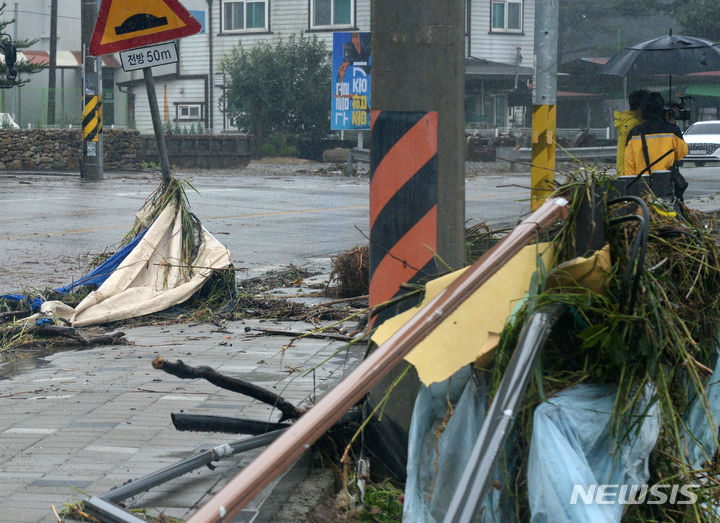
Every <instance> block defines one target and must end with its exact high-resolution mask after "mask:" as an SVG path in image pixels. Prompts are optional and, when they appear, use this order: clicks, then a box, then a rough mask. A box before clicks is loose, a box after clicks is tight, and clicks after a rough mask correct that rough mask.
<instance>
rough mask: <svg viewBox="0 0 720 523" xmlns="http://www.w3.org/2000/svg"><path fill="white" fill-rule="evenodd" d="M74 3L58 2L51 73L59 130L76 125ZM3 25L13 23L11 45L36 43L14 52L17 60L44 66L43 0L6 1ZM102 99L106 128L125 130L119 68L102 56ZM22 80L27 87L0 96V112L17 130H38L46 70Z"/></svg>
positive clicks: (78, 88)
mask: <svg viewBox="0 0 720 523" xmlns="http://www.w3.org/2000/svg"><path fill="white" fill-rule="evenodd" d="M80 8H81V2H80V0H58V21H57V58H56V62H57V71H56V79H55V86H56V97H55V121H56V124H57V125H59V126H65V125H68V124H74V125H79V124H80V121H81V119H82V116H81V111H82V108H81V100H82V69H81V67H82V52H81V51H82V43H81V31H80ZM2 18H3V20H15V23H13V24H10V25H8V26H7V27H6V28H5V32H6V33H8V34H9V35H10V36H11V37H12V39H13V40H14V41H17V40H37V41H36V42H35V43H34V44H33V45H31V46H30V47H28V48H26V49H23V50H21V51H20V52H19V53H18V61H22V60H27V61H32V62H35V63H39V64H42V65H46V66H47V65H48V63H49V54H48V51H49V50H50V2H49V0H22V1H20V2H17V1H16V2H12V1H10V0H8V1H6V6H5V10H4V12H3V17H2ZM103 65H104V67H103V98H104V101H105V105H104V112H103V116H104V120H105V123H106V125H113V124H115V125H119V126H126V125H127V123H128V122H127V111H126V109H127V101H126V94H125V93H123V92H121V91H120V90H119V89H118V88H117V87H116V85H115V74H116V72H117V70H118V69H119V67H120V63H119V62H118V61H117V60H116V59H115V58H114V57H113V56H106V57H103ZM21 79H22V80H30V82H29V83H27V84H25V85H23V86H21V87H14V88H12V89H3V90H2V92H0V112H5V113H10V114H11V116H12V117H13V119H14V120H15V121H17V122H18V123H19V124H20V125H21V126H22V127H27V125H28V124H29V125H31V126H33V127H37V126H44V125H45V123H46V119H47V103H48V71H47V69H45V70H43V71H41V72H39V73H36V74H34V75H32V76H29V77H27V78H21Z"/></svg>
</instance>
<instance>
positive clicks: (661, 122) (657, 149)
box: [624, 93, 688, 175]
mask: <svg viewBox="0 0 720 523" xmlns="http://www.w3.org/2000/svg"><path fill="white" fill-rule="evenodd" d="M641 111H642V116H643V120H644V122H643V123H641V124H640V125H637V126H635V127H633V128H632V129H631V130H630V132H629V133H628V136H627V143H626V145H625V166H624V168H625V174H629V175H633V174H634V175H637V174H652V172H653V171H666V170H670V169H671V168H672V167H673V166H675V165H677V162H678V161H679V160H682V159H683V158H684V157H685V155H686V154H687V153H688V146H687V143H685V140H683V136H682V132H681V131H680V129H679V128H678V126H677V125H675V124H673V123H670V122H668V121H667V118H666V113H665V102H664V100H663V97H662V95H660V93H651V94H650V95H649V96H648V97H647V98H646V99H645V100H644V101H643V103H642V106H641Z"/></svg>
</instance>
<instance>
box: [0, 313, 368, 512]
mask: <svg viewBox="0 0 720 523" xmlns="http://www.w3.org/2000/svg"><path fill="white" fill-rule="evenodd" d="M257 325H263V326H278V325H279V326H280V327H281V328H292V329H293V330H301V329H305V328H308V327H309V326H308V325H307V324H302V323H297V322H293V323H284V324H283V323H276V322H269V321H261V320H248V321H245V322H232V323H228V324H227V325H225V326H223V327H222V328H221V327H218V326H216V325H214V324H196V325H182V324H175V325H167V326H150V327H138V328H132V329H126V330H125V331H126V332H127V338H128V339H129V340H130V341H132V342H133V343H134V344H133V345H116V346H105V347H98V348H94V349H90V350H84V351H70V352H58V353H55V354H53V355H51V356H49V357H46V358H44V360H41V361H39V362H38V365H37V367H36V368H34V369H31V370H27V371H24V372H22V373H21V374H19V375H16V376H14V377H12V378H11V379H7V380H1V381H0V412H1V413H2V415H1V416H0V521H2V522H4V523H11V522H16V521H17V522H22V523H26V522H34V521H43V522H50V521H56V519H55V517H54V515H53V514H52V511H51V508H50V506H51V505H54V506H55V507H56V508H57V510H58V511H59V510H61V509H62V506H63V504H64V503H66V502H68V501H69V500H70V499H71V498H72V500H73V501H78V500H81V499H84V496H83V495H82V494H81V493H79V492H78V491H77V490H75V489H74V488H73V487H77V488H79V489H82V490H83V491H86V492H88V493H90V494H93V495H100V494H102V493H104V492H106V491H107V490H110V489H111V488H113V487H116V486H119V485H121V484H122V483H124V482H126V481H128V480H130V479H136V478H138V477H140V476H143V475H145V474H148V473H151V472H154V471H156V470H159V469H161V468H163V467H166V466H167V465H170V464H173V463H176V462H177V461H179V460H181V459H183V458H185V457H187V456H190V455H192V454H194V453H195V452H197V451H199V450H201V449H205V448H209V447H213V446H216V445H218V444H222V443H227V442H231V441H235V440H238V439H241V438H242V437H243V436H240V435H232V434H219V433H192V432H178V431H176V430H175V428H174V427H173V426H172V423H171V420H170V413H171V412H179V411H184V412H192V413H198V414H199V413H202V414H214V415H223V416H243V417H249V418H256V419H272V421H275V420H277V418H278V413H277V411H275V412H272V409H271V408H270V407H269V406H267V405H264V404H262V403H259V402H256V401H253V400H250V399H249V398H246V397H244V396H241V395H239V394H235V393H232V392H229V391H225V390H222V389H219V388H217V387H215V386H213V385H211V384H210V383H208V382H206V381H204V380H181V379H179V378H176V377H174V376H171V375H169V374H165V373H164V372H162V371H158V370H154V369H153V368H152V367H151V361H152V360H153V359H154V358H156V357H158V356H161V357H163V358H165V359H167V360H170V361H175V360H176V359H182V360H183V361H184V362H185V363H187V364H189V365H194V366H195V365H209V366H211V367H213V368H215V369H216V370H218V371H220V372H223V373H226V374H228V375H231V376H233V377H237V378H241V379H244V380H247V381H251V382H252V383H254V384H256V385H260V386H264V387H267V388H269V389H270V390H272V391H274V392H276V393H279V394H281V395H282V396H283V397H285V398H286V399H287V400H289V401H291V402H292V403H294V404H296V405H298V404H301V403H302V402H304V401H307V400H308V398H310V397H313V396H315V395H316V396H318V397H319V396H321V395H322V394H324V392H326V391H327V390H328V389H329V388H331V387H332V386H333V385H334V384H335V383H336V382H337V381H339V380H340V379H341V377H342V376H343V374H345V373H347V372H348V371H349V370H351V369H352V368H353V367H354V366H355V365H356V364H357V363H358V362H359V360H360V358H361V356H362V354H361V352H360V351H359V350H354V351H353V352H351V353H349V354H345V353H341V354H339V355H336V356H335V357H332V358H331V359H330V360H329V361H327V362H326V363H324V364H323V365H322V366H321V367H320V368H318V369H317V370H316V371H315V372H314V376H313V375H312V374H310V375H307V376H304V377H303V373H304V371H306V370H309V369H311V368H312V367H313V366H314V365H317V364H319V363H320V362H321V361H323V360H324V359H326V358H328V357H330V356H331V355H332V354H333V353H334V352H335V351H336V350H337V349H338V348H340V347H341V346H342V345H343V344H342V343H341V342H330V341H325V340H316V339H307V338H306V339H302V340H298V341H296V342H295V343H294V344H293V345H292V347H291V348H290V349H288V350H286V351H285V352H284V353H283V352H282V348H283V347H284V346H285V345H286V344H287V343H288V341H289V338H287V337H282V336H257V334H256V333H254V332H252V331H251V332H245V327H246V326H250V327H253V326H257ZM260 451H261V449H258V450H255V451H252V452H248V453H245V454H239V455H237V456H233V457H231V458H227V459H225V460H223V461H220V462H217V463H216V465H217V468H216V469H215V470H214V471H211V470H209V469H208V468H202V469H199V470H196V471H194V472H192V473H190V474H187V475H185V476H183V477H181V478H177V479H175V480H173V481H171V482H168V483H166V484H164V485H160V486H158V487H156V488H154V489H153V490H151V491H150V492H147V493H144V494H140V495H138V496H137V497H136V498H134V499H133V500H129V501H132V503H130V504H129V505H130V506H139V507H152V508H153V509H156V510H157V512H159V511H164V512H165V514H166V515H169V516H174V517H179V518H185V517H187V516H188V515H189V514H190V513H192V512H193V511H194V510H195V508H197V506H199V505H200V504H202V502H203V501H205V500H207V499H208V496H209V493H210V492H215V491H217V490H218V489H219V488H221V487H222V485H224V484H225V482H227V481H228V479H230V478H231V477H232V476H234V474H235V473H237V471H238V470H239V469H240V468H242V467H243V466H244V465H245V464H247V463H248V462H249V460H250V459H252V457H253V456H255V455H257V454H258V453H259V452H260ZM271 489H272V487H269V489H267V492H269V491H270V490H271ZM267 492H265V493H263V494H261V495H260V496H258V498H257V499H256V500H255V502H254V503H253V505H252V506H250V507H248V509H246V510H245V511H244V513H243V514H242V516H241V517H240V518H239V520H241V521H242V520H245V521H250V520H252V519H253V518H254V517H255V515H256V514H257V506H258V505H259V504H260V503H261V502H262V500H263V497H264V496H266V495H267ZM156 510H152V511H150V512H151V513H157V512H156Z"/></svg>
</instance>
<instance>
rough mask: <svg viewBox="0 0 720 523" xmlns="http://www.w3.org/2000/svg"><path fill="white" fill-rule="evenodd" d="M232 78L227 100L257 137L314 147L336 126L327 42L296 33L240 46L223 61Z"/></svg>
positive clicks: (232, 111) (302, 147) (240, 123)
mask: <svg viewBox="0 0 720 523" xmlns="http://www.w3.org/2000/svg"><path fill="white" fill-rule="evenodd" d="M222 68H223V71H224V72H225V74H226V75H227V78H228V83H227V87H226V91H225V94H224V98H225V99H224V102H225V103H226V106H227V110H228V112H229V114H230V116H231V117H232V118H234V119H235V121H236V124H237V126H238V127H240V128H245V129H248V130H249V131H250V132H251V133H252V134H253V135H254V138H255V143H256V146H257V150H260V148H261V147H262V146H263V145H264V144H265V143H267V142H268V140H270V139H273V140H278V139H279V140H280V142H281V143H282V144H291V145H295V146H297V147H298V148H299V149H300V150H301V151H303V150H305V151H307V150H308V148H312V146H313V145H316V144H317V143H318V142H319V141H320V140H321V139H322V138H324V137H325V136H326V135H327V133H328V131H329V127H330V125H329V124H330V80H331V79H330V76H331V68H330V62H329V60H328V52H327V49H326V48H325V45H324V44H323V43H322V42H320V41H318V39H317V38H315V37H314V36H313V37H312V38H307V37H305V36H303V35H302V34H301V35H299V36H295V35H292V36H290V37H289V38H288V39H287V40H280V41H279V42H277V43H276V44H275V45H270V44H268V43H261V44H259V45H257V46H255V47H253V48H252V49H250V50H247V49H245V48H243V47H242V45H238V46H237V47H235V48H234V49H232V50H231V51H230V52H229V53H228V54H227V55H226V56H225V58H224V59H223V61H222Z"/></svg>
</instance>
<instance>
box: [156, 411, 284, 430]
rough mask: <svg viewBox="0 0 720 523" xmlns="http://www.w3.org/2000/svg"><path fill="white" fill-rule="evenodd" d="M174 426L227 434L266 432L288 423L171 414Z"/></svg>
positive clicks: (178, 413) (181, 428)
mask: <svg viewBox="0 0 720 523" xmlns="http://www.w3.org/2000/svg"><path fill="white" fill-rule="evenodd" d="M170 418H171V419H172V423H173V426H174V427H175V428H176V429H177V430H179V431H192V432H224V433H226V434H253V435H256V434H265V433H267V432H272V431H274V430H280V429H286V428H288V427H289V426H290V425H288V424H287V423H269V422H267V421H260V420H254V419H243V418H231V417H228V416H211V415H206V414H185V413H184V412H173V413H171V414H170Z"/></svg>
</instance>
